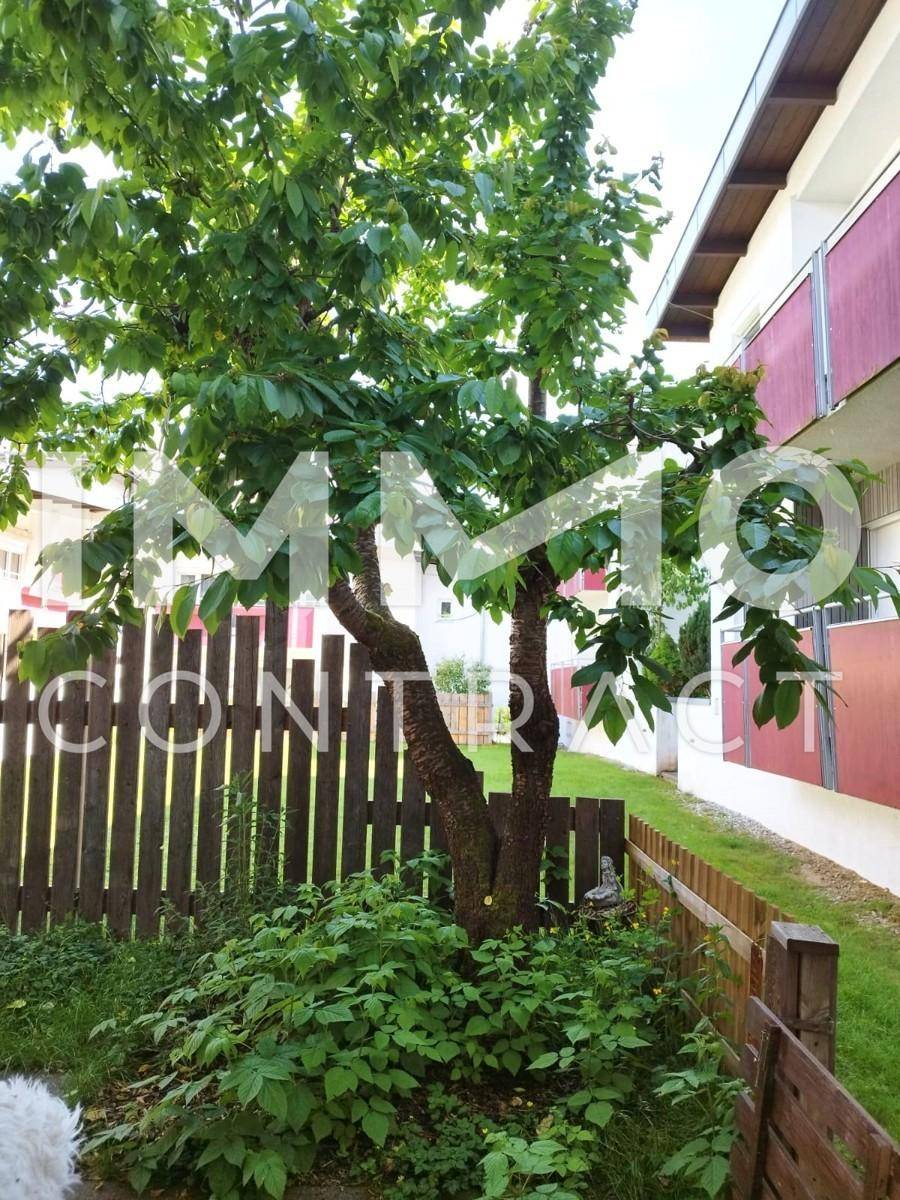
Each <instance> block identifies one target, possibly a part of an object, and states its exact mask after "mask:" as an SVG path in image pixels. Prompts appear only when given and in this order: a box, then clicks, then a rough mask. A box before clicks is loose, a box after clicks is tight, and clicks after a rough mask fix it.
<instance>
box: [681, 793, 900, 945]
mask: <svg viewBox="0 0 900 1200" xmlns="http://www.w3.org/2000/svg"><path fill="white" fill-rule="evenodd" d="M682 799H683V801H684V803H685V804H687V805H688V807H690V808H691V809H693V811H694V812H696V813H699V814H700V815H701V816H704V817H706V818H707V819H708V820H713V821H715V823H716V824H717V825H718V826H719V828H720V829H726V830H733V831H734V832H735V833H745V834H748V835H749V836H751V837H755V838H759V839H760V841H763V842H767V843H768V844H769V845H770V846H772V847H774V848H775V849H776V850H780V851H782V853H784V854H789V855H790V857H791V858H792V859H793V860H794V862H795V863H796V864H797V868H798V874H799V876H800V878H801V879H802V880H803V881H804V883H808V884H809V885H810V886H811V887H814V888H817V889H818V890H819V891H821V892H823V893H824V894H825V896H826V897H827V898H828V899H829V900H831V901H833V902H834V903H835V904H847V905H854V906H858V909H859V910H860V911H858V912H857V914H856V915H857V919H858V920H859V922H860V924H862V925H870V926H877V927H878V928H880V929H888V930H890V931H891V932H893V933H896V934H897V936H898V937H900V897H897V896H895V895H894V894H893V892H889V891H887V889H886V888H880V887H878V886H877V885H876V884H874V883H869V882H868V880H866V879H863V878H862V877H861V876H859V875H856V874H855V873H854V872H853V871H848V870H847V868H846V867H841V866H838V864H837V863H834V862H831V860H830V859H827V858H821V857H820V856H819V855H818V854H813V852H812V851H811V850H807V849H806V848H805V847H804V846H798V845H797V844H796V843H795V842H789V841H788V840H787V839H786V838H782V837H779V836H778V834H775V833H772V831H771V830H769V829H766V828H765V826H763V825H759V824H757V822H756V821H752V820H750V818H749V817H743V816H740V815H738V814H737V813H732V812H729V811H728V809H724V808H720V807H719V806H718V805H717V804H709V803H707V802H706V801H703V800H698V799H697V798H696V797H695V796H687V795H684V794H683V795H682Z"/></svg>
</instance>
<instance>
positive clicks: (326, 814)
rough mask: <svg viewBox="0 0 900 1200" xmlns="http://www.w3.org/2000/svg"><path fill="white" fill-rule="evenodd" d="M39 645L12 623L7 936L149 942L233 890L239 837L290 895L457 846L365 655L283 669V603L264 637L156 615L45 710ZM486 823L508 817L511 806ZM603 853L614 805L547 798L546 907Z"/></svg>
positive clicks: (6, 723) (238, 626) (6, 725)
mask: <svg viewBox="0 0 900 1200" xmlns="http://www.w3.org/2000/svg"><path fill="white" fill-rule="evenodd" d="M29 634H30V625H29V618H28V615H27V613H13V614H11V618H10V636H9V639H8V646H7V649H6V656H5V688H4V694H3V698H2V708H0V716H2V739H3V740H2V755H0V920H2V921H3V922H4V923H5V924H6V925H7V926H8V927H10V928H13V929H15V928H18V927H21V928H22V929H23V930H25V931H28V930H35V929H39V928H42V927H43V925H44V923H45V921H46V920H47V919H48V915H49V918H50V919H51V920H54V921H60V920H63V919H65V918H66V917H67V916H69V915H70V914H72V913H76V912H77V913H78V915H79V916H81V917H83V918H85V919H87V920H92V921H97V920H101V919H103V918H104V916H105V918H106V920H107V921H108V923H109V926H110V927H111V928H112V929H113V930H114V931H115V932H116V933H118V934H121V935H128V934H129V933H131V932H136V933H138V934H139V935H144V936H146V935H152V934H154V933H156V932H157V931H158V930H159V927H160V911H161V908H162V907H163V906H164V905H165V906H166V907H167V908H170V909H171V910H173V911H174V912H177V913H182V914H189V913H190V912H191V911H192V910H193V906H194V902H195V898H196V895H197V893H198V890H199V889H200V888H206V887H217V886H218V887H225V886H227V881H228V879H229V865H230V866H231V867H232V868H234V867H235V864H236V863H241V862H244V861H245V859H246V849H247V847H246V845H244V844H242V842H243V839H244V838H245V837H247V836H250V837H252V838H253V839H254V848H255V853H256V855H257V856H265V861H267V862H268V863H269V864H275V866H276V871H277V874H278V877H279V878H280V879H283V880H286V881H288V882H304V881H307V880H311V881H313V882H314V883H317V884H323V883H326V882H329V881H331V880H333V879H335V878H342V877H345V876H347V875H349V874H352V873H354V872H357V871H360V870H363V869H365V868H367V867H377V866H378V864H380V862H381V861H382V856H383V854H384V852H385V851H396V852H398V853H399V854H400V855H401V856H402V857H403V858H404V859H408V858H411V857H414V856H415V855H416V854H418V853H419V852H421V851H422V850H423V849H444V848H445V845H446V843H445V839H444V836H443V831H442V829H441V826H440V822H439V820H438V816H437V812H436V809H435V808H434V806H433V805H431V804H430V803H429V801H428V798H427V797H426V795H425V792H424V790H423V788H422V785H421V783H420V781H419V780H418V778H417V776H416V773H415V771H414V769H413V767H412V764H411V763H410V762H409V760H408V759H407V758H406V756H405V755H404V754H403V752H402V750H401V749H400V748H399V738H398V736H397V729H396V722H395V718H394V713H393V710H392V705H391V702H390V699H389V697H388V694H387V691H386V689H385V688H384V687H382V686H379V680H378V679H377V677H375V678H372V676H371V672H370V667H369V660H368V656H367V653H366V651H365V650H364V649H363V647H362V646H359V645H357V644H355V643H354V644H351V645H349V647H348V646H347V645H346V643H345V639H344V638H343V637H342V636H339V635H332V636H326V637H324V638H323V639H322V646H321V655H320V673H319V677H318V679H317V678H316V675H315V663H314V662H313V661H312V660H311V659H308V658H297V659H295V660H294V661H293V662H289V661H288V649H287V646H288V639H287V619H286V614H285V613H284V612H281V611H279V610H278V609H276V608H274V607H273V606H269V607H268V610H267V613H266V618H265V625H264V631H263V630H262V629H261V623H260V620H259V618H258V617H255V616H249V615H248V616H244V615H241V616H239V617H235V618H234V620H233V621H232V622H231V623H225V624H223V625H222V626H221V627H220V628H219V630H218V631H217V632H216V634H215V635H214V636H212V637H207V636H206V635H205V633H203V632H202V631H201V630H192V631H189V632H188V634H187V635H186V637H185V638H184V639H183V640H182V641H179V640H177V639H175V638H173V636H172V632H171V629H170V628H169V626H168V625H167V624H162V625H159V624H158V623H157V621H156V620H155V618H153V617H150V618H148V619H147V620H146V621H145V624H144V625H143V626H142V627H128V628H126V629H125V630H124V632H123V634H122V636H121V638H120V642H119V645H118V647H117V649H116V651H115V652H112V651H111V652H110V653H109V654H108V655H107V656H106V657H104V658H103V659H102V660H99V661H92V662H91V663H90V664H89V671H90V677H89V678H80V679H76V680H72V679H69V680H68V681H67V682H64V684H63V685H62V686H59V681H51V683H49V684H48V685H47V687H46V688H45V689H44V693H43V695H42V696H40V697H38V696H34V695H32V694H31V689H30V688H29V686H27V685H25V684H22V683H21V682H19V679H18V648H19V644H20V642H21V641H22V639H23V638H26V637H28V636H29ZM173 672H176V673H177V675H176V677H175V678H173V677H172V674H171V673H173ZM214 698H218V701H219V702H220V703H221V719H220V720H219V721H218V722H217V721H216V712H215V710H216V707H217V703H216V700H215V699H214ZM42 705H43V707H44V708H45V710H46V713H45V716H46V719H45V720H44V721H43V722H42V721H41V720H40V712H41V707H42ZM326 734H327V736H326ZM198 735H200V740H201V741H202V743H203V744H202V745H201V746H198V745H197V739H198ZM88 747H90V749H89V751H88V752H86V753H82V752H79V751H85V750H87V749H88ZM239 776H243V777H246V778H248V779H249V780H250V781H251V783H250V787H251V789H252V794H251V795H250V796H249V797H248V799H246V800H245V801H244V802H243V804H242V806H241V807H243V808H244V809H245V810H246V809H247V808H249V809H250V814H251V820H250V824H249V834H248V832H247V831H246V830H245V831H244V832H243V833H238V832H236V828H235V823H234V821H233V820H232V818H233V816H234V815H235V813H234V812H231V811H229V808H230V807H231V806H230V805H229V799H228V795H227V793H224V792H223V784H225V783H226V782H227V781H233V780H234V779H236V778H237V777H239ZM491 807H492V810H493V811H494V812H495V813H497V814H498V817H499V814H500V813H501V812H502V808H503V797H502V795H493V796H492V797H491ZM236 811H237V809H236V808H235V812H236ZM245 824H246V822H245ZM242 828H244V827H243V826H242ZM601 843H602V850H603V853H605V854H610V855H611V856H612V857H613V859H614V860H615V862H616V864H617V868H618V869H619V870H620V871H621V870H622V869H623V866H624V806H623V804H622V802H621V801H618V800H603V801H598V800H592V799H586V798H579V799H577V800H576V801H575V802H574V804H573V803H570V801H569V800H568V799H567V798H560V797H557V798H554V799H553V801H552V805H551V814H550V828H549V832H548V837H547V847H548V850H549V851H550V852H551V854H550V858H551V860H552V867H551V868H550V869H549V870H548V871H547V875H546V879H545V882H544V891H545V894H546V897H547V898H548V899H549V900H552V901H556V902H559V903H561V904H568V903H569V902H571V901H572V900H574V898H575V896H578V897H580V896H581V895H583V893H584V892H585V891H587V890H588V889H589V888H591V887H593V886H594V885H595V884H596V883H597V881H598V875H599V856H600V852H601Z"/></svg>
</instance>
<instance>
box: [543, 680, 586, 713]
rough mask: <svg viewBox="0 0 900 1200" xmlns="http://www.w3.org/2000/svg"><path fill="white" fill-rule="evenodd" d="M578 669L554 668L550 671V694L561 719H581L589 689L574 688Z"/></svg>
mask: <svg viewBox="0 0 900 1200" xmlns="http://www.w3.org/2000/svg"><path fill="white" fill-rule="evenodd" d="M577 670H578V667H553V668H552V669H551V671H550V692H551V694H552V696H553V703H554V704H555V705H556V711H557V712H558V713H559V715H560V716H561V717H571V719H572V720H573V721H578V720H580V718H581V714H582V708H583V705H584V697H585V695H586V693H587V691H588V690H589V689H587V688H573V687H572V676H573V675H574V674H575V672H576V671H577Z"/></svg>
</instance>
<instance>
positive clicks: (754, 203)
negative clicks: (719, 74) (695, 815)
mask: <svg viewBox="0 0 900 1200" xmlns="http://www.w3.org/2000/svg"><path fill="white" fill-rule="evenodd" d="M898 115H900V0H790V2H789V3H788V4H786V5H785V8H784V11H783V13H782V15H781V17H780V19H779V22H778V25H777V27H776V29H775V32H774V34H773V37H772V40H771V42H770V44H769V46H768V47H767V49H766V51H765V53H764V55H763V58H762V61H761V62H760V65H759V68H758V71H757V73H756V75H755V77H754V79H753V81H752V83H751V85H750V88H749V90H748V92H747V95H746V98H745V100H744V102H743V104H742V105H741V108H740V110H739V112H738V114H737V117H736V118H735V121H734V124H733V126H732V128H731V129H730V131H729V133H728V135H727V137H726V139H725V142H724V145H723V146H722V149H721V152H720V154H719V155H718V157H717V159H716V161H715V163H714V165H713V169H712V171H711V174H710V177H709V180H708V181H707V183H706V184H705V186H704V188H703V190H702V192H701V195H700V198H699V200H698V201H697V206H696V208H695V210H694V212H693V214H692V216H691V218H690V220H689V222H688V225H687V228H686V230H685V233H684V236H683V238H682V240H681V243H680V244H679V246H678V248H677V251H676V253H675V255H674V258H673V260H672V262H671V264H670V265H669V267H668V270H667V271H666V273H665V276H664V278H663V280H662V283H661V284H660V287H659V291H658V293H657V295H656V297H655V299H654V301H653V304H652V306H651V309H650V313H649V318H650V325H651V327H653V328H657V327H661V328H664V329H666V330H667V331H668V335H669V338H670V339H672V340H673V341H690V342H696V343H698V361H699V359H700V358H701V357H703V358H706V359H707V360H708V361H717V362H720V363H731V364H734V363H739V364H741V365H743V366H744V367H745V368H747V369H750V368H753V367H756V366H757V365H758V364H761V363H762V364H765V367H766V376H765V379H764V380H763V382H762V384H761V385H760V388H759V393H758V394H759V400H760V404H761V406H762V408H763V409H764V411H765V413H766V416H767V422H768V425H767V427H766V428H765V429H764V432H767V433H768V435H769V438H770V441H771V442H773V443H784V442H789V443H791V444H794V445H798V446H802V447H806V448H808V449H812V450H819V449H825V450H827V452H828V453H830V454H833V455H835V456H836V457H839V458H848V457H859V458H861V459H863V461H865V462H866V463H867V464H868V465H869V466H870V468H871V469H872V470H874V471H877V472H879V473H880V474H881V477H882V481H883V482H882V483H880V484H878V485H873V486H872V487H871V488H870V489H869V491H868V493H867V494H866V496H865V499H864V503H863V512H862V519H863V524H864V536H863V545H862V549H861V555H862V556H863V561H864V562H865V563H867V564H868V565H871V566H875V567H878V568H882V569H889V570H895V569H896V567H897V565H898V563H900V120H898ZM701 345H703V346H708V350H702V351H701V350H700V346H701ZM714 607H715V602H714ZM792 619H794V620H795V622H796V624H797V625H798V626H799V627H800V628H802V629H803V630H804V634H803V637H804V643H805V646H806V648H807V650H808V651H809V652H811V653H812V654H813V656H814V657H815V658H816V659H817V660H818V661H819V662H825V663H827V664H828V666H829V668H830V670H831V671H833V672H835V673H836V675H837V676H838V678H837V680H836V682H835V686H836V689H837V692H838V693H839V699H838V700H837V701H836V702H835V704H834V712H833V719H832V720H828V719H825V718H824V717H822V716H819V715H817V712H816V706H815V704H814V702H811V703H810V704H809V705H808V706H807V708H806V712H805V714H803V715H802V717H801V719H800V720H798V722H797V723H796V724H795V725H794V726H792V727H791V728H790V729H788V730H785V731H781V732H779V731H777V730H776V729H775V727H774V724H773V725H768V726H766V727H765V728H764V729H758V728H757V727H756V726H755V724H754V723H753V721H752V719H751V716H750V709H751V706H752V702H753V700H754V698H755V695H756V694H757V693H758V690H759V684H758V681H757V680H756V679H755V672H754V670H753V667H752V666H750V665H748V664H746V663H744V664H742V665H739V666H738V667H737V668H736V669H734V670H732V669H731V668H732V659H733V656H734V653H735V650H736V649H737V644H738V633H737V631H736V629H730V630H729V629H725V630H723V629H722V628H721V626H720V625H714V627H713V632H712V664H713V668H714V669H716V668H721V669H722V670H723V671H724V672H725V676H724V678H723V679H722V680H720V681H714V683H713V689H712V699H711V702H710V703H709V704H706V705H703V704H698V703H697V702H693V703H691V704H690V705H685V704H682V705H681V706H680V711H679V741H678V779H679V783H680V785H681V787H682V788H683V789H684V790H685V791H688V792H692V793H694V794H696V795H698V796H701V797H703V798H704V799H707V800H710V801H713V802H715V803H716V804H719V805H723V806H725V807H727V808H729V809H732V810H734V811H735V812H738V813H741V814H745V815H746V816H748V817H752V818H753V819H754V820H756V821H759V822H761V823H762V824H764V825H766V826H768V827H769V828H770V829H772V830H774V831H775V832H777V833H779V834H781V835H783V836H785V837H787V838H790V839H792V840H793V841H795V842H798V843H800V844H801V845H804V846H807V847H809V848H810V849H812V850H813V851H816V852H817V853H819V854H822V855H824V856H826V857H828V858H830V859H832V860H834V861H836V862H838V863H841V864H842V865H844V866H846V867H849V868H851V869H852V870H854V871H856V872H858V873H859V874H860V875H862V876H864V877H866V878H868V879H870V880H872V881H874V882H876V883H878V884H880V885H882V886H885V887H888V888H890V889H891V890H892V891H894V892H897V893H900V755H898V749H900V670H898V665H900V621H898V620H897V619H896V617H895V616H894V615H893V609H892V608H891V607H890V606H889V605H887V604H886V603H885V604H879V605H877V606H874V607H873V606H869V605H860V606H859V610H858V611H857V612H856V613H854V614H852V619H849V620H848V618H847V614H846V613H844V611H843V610H835V611H831V610H826V612H825V613H824V614H822V613H819V612H814V611H800V612H797V613H795V614H793V617H792Z"/></svg>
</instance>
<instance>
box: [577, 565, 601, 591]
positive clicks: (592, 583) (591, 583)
mask: <svg viewBox="0 0 900 1200" xmlns="http://www.w3.org/2000/svg"><path fill="white" fill-rule="evenodd" d="M582 577H583V578H582V585H581V586H582V591H585V592H602V591H603V589H604V588H605V587H606V571H604V570H603V568H602V567H601V569H600V570H599V571H583V572H582Z"/></svg>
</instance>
